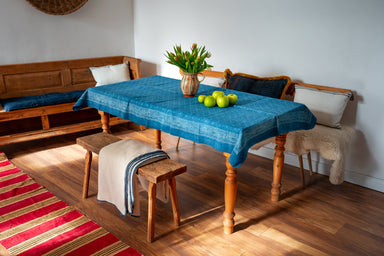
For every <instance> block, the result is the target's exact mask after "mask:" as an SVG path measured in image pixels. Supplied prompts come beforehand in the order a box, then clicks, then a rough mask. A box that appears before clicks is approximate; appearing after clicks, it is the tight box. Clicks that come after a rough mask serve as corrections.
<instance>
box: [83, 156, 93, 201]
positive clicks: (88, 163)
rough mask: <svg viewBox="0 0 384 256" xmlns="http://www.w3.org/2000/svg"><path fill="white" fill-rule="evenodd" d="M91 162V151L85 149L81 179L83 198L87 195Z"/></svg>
mask: <svg viewBox="0 0 384 256" xmlns="http://www.w3.org/2000/svg"><path fill="white" fill-rule="evenodd" d="M91 164H92V151H89V150H87V152H86V153H85V167H84V181H83V198H84V199H85V198H87V197H88V187H89V176H90V172H91Z"/></svg>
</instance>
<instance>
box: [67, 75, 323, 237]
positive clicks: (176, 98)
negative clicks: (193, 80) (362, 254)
mask: <svg viewBox="0 0 384 256" xmlns="http://www.w3.org/2000/svg"><path fill="white" fill-rule="evenodd" d="M179 87H180V80H176V79H171V78H166V77H161V76H154V77H147V78H141V79H136V80H132V81H128V82H123V83H119V84H114V85H106V86H100V87H94V88H90V89H88V90H87V91H86V92H85V93H84V94H83V95H82V97H81V98H80V99H79V100H78V102H77V103H76V104H75V106H74V110H78V109H81V108H84V107H93V108H96V109H98V110H99V113H100V115H101V121H102V126H103V131H104V132H109V118H110V114H112V115H115V116H119V117H121V118H123V119H127V120H131V121H133V122H135V123H137V124H139V125H143V126H145V127H149V128H153V129H155V138H156V146H157V147H158V148H161V131H163V132H167V133H170V134H172V135H175V136H180V137H183V138H185V139H189V140H191V141H195V142H197V143H204V144H207V145H210V146H212V147H213V148H215V149H217V150H218V151H221V152H224V155H225V157H226V168H227V170H226V172H225V174H226V178H225V191H224V197H225V211H224V214H223V215H224V233H226V234H231V233H232V232H233V227H234V224H235V222H234V216H235V211H234V207H235V201H236V194H237V179H236V175H237V168H238V167H239V166H240V165H241V164H242V163H243V162H244V161H245V159H246V157H247V154H248V149H249V148H250V147H251V146H252V145H254V144H256V143H258V142H260V141H262V140H264V139H267V138H270V137H276V147H275V156H274V161H273V182H272V189H271V199H272V201H278V200H279V195H280V186H281V184H280V183H281V174H282V169H283V165H284V144H285V139H286V134H287V133H288V132H290V131H294V130H301V129H311V128H313V126H314V125H315V123H316V118H315V117H314V116H313V114H312V113H311V112H310V111H309V110H308V109H307V108H306V107H305V106H304V105H302V104H297V103H294V102H289V101H283V100H278V99H272V98H268V97H263V96H259V95H254V94H249V93H244V92H238V91H236V92H235V93H236V94H237V95H238V96H239V100H238V103H237V104H236V105H235V106H232V107H229V108H225V109H221V108H218V107H216V108H206V107H204V105H203V104H201V103H198V101H197V99H196V98H184V97H183V95H182V93H181V90H180V88H179ZM214 90H218V88H215V87H211V86H205V85H200V89H199V94H205V95H210V94H212V92H213V91H214ZM219 90H223V91H225V93H226V94H229V93H233V92H234V91H232V90H226V89H219ZM228 117H230V118H228Z"/></svg>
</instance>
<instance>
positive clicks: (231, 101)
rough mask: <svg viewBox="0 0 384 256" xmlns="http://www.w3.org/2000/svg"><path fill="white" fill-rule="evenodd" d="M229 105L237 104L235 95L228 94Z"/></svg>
mask: <svg viewBox="0 0 384 256" xmlns="http://www.w3.org/2000/svg"><path fill="white" fill-rule="evenodd" d="M227 96H228V99H229V104H231V105H235V104H236V102H237V95H236V94H234V93H231V94H228V95H227Z"/></svg>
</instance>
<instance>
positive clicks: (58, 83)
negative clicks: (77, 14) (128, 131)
mask: <svg viewBox="0 0 384 256" xmlns="http://www.w3.org/2000/svg"><path fill="white" fill-rule="evenodd" d="M127 61H129V69H130V75H131V79H138V78H140V77H141V71H140V62H141V60H140V59H136V58H132V57H127V56H114V57H99V58H88V59H74V60H62V61H50V62H39V63H26V64H11V65H0V99H9V98H15V97H23V96H33V95H43V94H47V93H53V92H55V93H64V92H72V91H77V90H85V89H87V88H89V87H93V86H95V84H96V82H95V80H94V78H93V76H92V73H91V72H90V70H89V67H97V66H105V65H115V64H121V63H125V62H127ZM74 103H75V102H69V103H63V104H56V105H49V106H42V107H33V108H27V109H18V110H11V111H5V110H4V109H2V106H1V104H0V145H6V144H10V143H15V142H23V141H28V140H34V139H40V138H47V137H52V136H57V135H63V134H69V133H74V132H79V131H84V130H91V129H96V128H100V127H101V123H100V117H99V116H98V114H97V110H95V109H91V108H88V109H84V110H81V111H76V112H74V111H72V106H73V105H74ZM39 119H40V120H39ZM124 122H127V121H126V120H123V119H121V118H117V117H113V118H111V124H112V125H115V124H119V123H124Z"/></svg>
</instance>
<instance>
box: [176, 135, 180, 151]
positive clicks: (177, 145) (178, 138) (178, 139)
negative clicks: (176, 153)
mask: <svg viewBox="0 0 384 256" xmlns="http://www.w3.org/2000/svg"><path fill="white" fill-rule="evenodd" d="M179 143H180V137H177V143H176V150H179Z"/></svg>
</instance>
